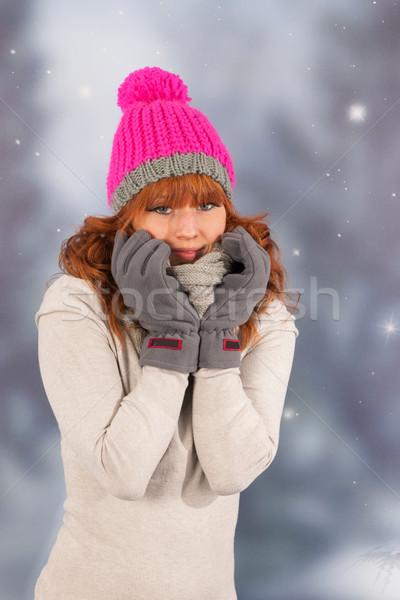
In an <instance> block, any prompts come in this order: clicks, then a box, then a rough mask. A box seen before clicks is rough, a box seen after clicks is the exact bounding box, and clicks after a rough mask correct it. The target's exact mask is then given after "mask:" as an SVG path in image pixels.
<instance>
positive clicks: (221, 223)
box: [208, 209, 226, 241]
mask: <svg viewBox="0 0 400 600" xmlns="http://www.w3.org/2000/svg"><path fill="white" fill-rule="evenodd" d="M217 217H218V218H215V217H214V218H213V219H210V223H209V228H208V231H209V237H213V238H214V239H213V241H215V240H216V239H217V238H218V237H220V236H221V235H222V234H223V233H224V231H225V227H226V212H225V209H224V210H223V211H221V212H220V214H218V215H217Z"/></svg>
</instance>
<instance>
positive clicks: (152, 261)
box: [111, 229, 200, 373]
mask: <svg viewBox="0 0 400 600" xmlns="http://www.w3.org/2000/svg"><path fill="white" fill-rule="evenodd" d="M170 253H171V248H170V247H169V246H168V244H166V243H165V242H164V241H163V240H159V239H152V238H151V235H150V234H149V233H148V232H147V231H145V230H143V229H140V230H138V231H135V233H134V234H133V235H131V236H130V237H129V238H128V239H127V235H126V234H122V233H120V232H117V234H116V236H115V240H114V248H113V254H112V259H111V273H112V276H113V277H114V280H115V283H116V284H117V286H118V288H119V290H120V292H121V294H122V296H123V298H124V303H125V305H126V306H129V307H130V308H133V309H134V316H135V318H137V320H138V321H139V323H140V324H141V325H142V327H143V328H144V329H147V330H148V331H149V332H150V333H149V334H148V335H147V336H146V338H145V339H144V342H143V345H142V351H141V355H140V360H139V363H140V365H142V366H144V365H152V366H155V367H160V368H162V369H170V370H172V371H180V372H181V373H191V372H193V371H196V370H197V359H198V351H199V341H200V338H199V334H198V329H199V319H200V318H199V315H198V314H197V312H196V310H195V308H193V306H192V305H191V304H190V302H189V299H188V297H187V295H186V294H185V293H184V292H182V291H180V284H179V282H178V281H177V279H176V278H175V277H172V276H171V275H167V274H166V262H167V260H168V257H169V255H170Z"/></svg>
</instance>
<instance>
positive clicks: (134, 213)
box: [47, 174, 299, 348]
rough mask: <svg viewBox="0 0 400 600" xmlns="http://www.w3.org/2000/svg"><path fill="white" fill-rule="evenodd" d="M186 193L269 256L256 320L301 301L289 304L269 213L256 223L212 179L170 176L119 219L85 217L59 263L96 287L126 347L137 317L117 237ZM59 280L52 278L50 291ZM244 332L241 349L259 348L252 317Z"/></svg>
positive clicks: (136, 198)
mask: <svg viewBox="0 0 400 600" xmlns="http://www.w3.org/2000/svg"><path fill="white" fill-rule="evenodd" d="M187 192H189V193H190V195H191V197H192V203H193V205H194V206H200V205H202V204H207V203H209V202H211V201H214V202H216V203H217V204H222V205H223V206H224V207H225V210H226V227H225V231H232V229H234V228H235V227H237V226H238V225H241V226H242V227H243V228H244V229H246V231H248V233H249V234H250V235H251V236H252V237H253V238H254V239H255V241H256V242H257V243H258V244H260V245H261V246H262V247H263V248H264V249H265V250H266V251H267V252H268V254H269V257H270V259H271V273H270V277H269V281H268V286H267V289H266V293H265V296H264V298H263V300H261V301H260V302H259V303H258V304H257V306H256V307H255V309H254V312H255V313H256V314H261V313H263V312H265V310H266V308H267V306H268V304H269V303H270V302H271V300H272V299H273V298H279V299H280V300H281V301H282V302H283V303H284V304H285V305H286V306H289V307H290V308H292V313H293V312H294V310H295V308H296V306H297V303H298V301H299V300H297V302H296V305H295V306H293V305H292V304H291V303H289V302H288V297H289V296H290V292H285V291H284V286H285V281H286V278H287V272H286V269H285V268H284V267H283V265H282V264H281V259H280V251H279V247H278V245H277V243H276V242H275V241H274V240H273V239H272V236H271V232H270V228H269V223H268V221H267V219H266V217H267V213H262V214H258V215H255V216H252V217H247V216H243V217H242V216H239V214H238V213H237V211H236V209H235V207H234V206H233V204H232V202H231V201H230V200H229V199H228V197H227V196H226V194H225V192H224V191H223V189H222V187H221V185H220V184H219V183H217V182H216V181H215V180H214V179H212V178H211V177H209V176H207V175H199V174H188V175H182V176H179V177H177V176H171V177H167V178H164V179H161V180H160V181H157V182H156V183H150V184H148V185H147V186H146V187H145V188H143V189H142V190H141V191H140V192H139V193H138V194H136V195H135V196H134V197H133V198H132V200H131V201H130V202H128V203H127V204H126V205H125V206H124V207H123V208H122V209H121V210H120V211H119V212H118V213H117V214H116V215H114V216H111V217H104V216H89V217H86V219H85V220H84V222H83V225H82V226H81V227H79V228H78V229H77V231H76V233H75V235H73V236H72V237H70V238H69V239H67V240H64V241H63V242H62V245H61V251H60V256H59V262H58V264H59V267H60V269H61V271H62V272H63V273H67V274H69V275H73V276H74V277H79V278H81V279H84V280H85V281H86V282H87V283H88V284H89V285H90V286H91V288H92V289H93V290H94V291H95V293H96V294H97V296H98V297H99V298H100V301H101V304H102V309H103V311H104V313H105V315H106V317H107V318H108V324H109V327H110V329H111V330H112V331H113V332H114V333H115V335H116V336H117V337H118V339H119V340H120V342H121V344H123V343H124V336H123V330H124V329H125V328H126V327H127V324H126V322H125V323H124V322H123V321H122V320H121V317H122V316H123V315H124V314H125V313H128V312H129V313H130V314H132V313H131V310H130V309H127V308H126V306H125V305H124V301H123V298H122V296H121V294H120V293H119V290H118V287H117V285H116V283H115V281H114V279H113V277H112V274H111V256H112V251H113V246H114V238H115V235H116V233H117V231H125V232H126V233H127V234H128V235H132V233H133V232H134V231H135V229H137V227H136V228H135V224H136V223H138V222H139V220H140V217H141V215H143V213H144V212H145V211H146V209H147V208H150V207H152V205H153V204H154V202H155V200H156V198H157V197H158V196H160V195H161V194H165V195H167V196H168V205H169V206H170V207H171V208H176V207H178V206H179V205H180V204H181V203H182V198H183V197H184V195H185V194H186V193H187ZM211 247H212V246H211ZM211 247H210V249H211ZM56 275H57V274H55V275H53V276H52V277H50V278H49V280H48V281H47V286H48V284H49V281H50V280H51V279H52V278H53V277H55V276H56ZM134 326H135V325H134ZM136 326H137V325H136ZM240 331H241V336H242V344H241V345H242V348H245V347H246V346H247V344H248V343H249V342H250V341H251V340H252V339H254V340H255V341H256V342H257V340H258V339H259V334H258V331H257V326H256V324H255V323H254V321H253V318H252V317H250V319H249V320H248V321H247V323H244V324H243V325H241V326H240Z"/></svg>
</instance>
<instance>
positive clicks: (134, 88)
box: [118, 67, 191, 112]
mask: <svg viewBox="0 0 400 600" xmlns="http://www.w3.org/2000/svg"><path fill="white" fill-rule="evenodd" d="M156 100H164V101H165V100H166V101H168V100H169V101H172V102H181V103H182V104H186V103H188V102H190V100H191V98H189V96H188V90H187V86H186V85H185V84H184V83H183V81H182V79H181V78H180V77H179V76H178V75H175V74H174V73H168V72H167V71H163V70H162V69H159V68H158V67H145V68H144V69H139V70H138V71H134V72H133V73H131V74H130V75H128V77H127V78H126V79H125V81H124V82H123V83H122V84H121V85H120V87H119V90H118V106H119V107H120V108H121V110H122V112H125V111H126V110H128V109H129V108H130V107H131V106H132V105H133V104H135V103H136V102H145V103H148V104H150V103H151V102H154V101H156Z"/></svg>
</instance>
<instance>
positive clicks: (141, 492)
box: [35, 275, 298, 600]
mask: <svg viewBox="0 0 400 600" xmlns="http://www.w3.org/2000/svg"><path fill="white" fill-rule="evenodd" d="M288 315H289V313H288V311H287V310H286V308H285V307H284V305H283V304H282V303H281V302H279V301H277V300H275V301H273V303H271V304H270V306H269V307H268V311H267V313H265V314H264V315H262V316H261V317H260V322H259V327H260V332H261V334H262V341H261V342H260V343H259V344H258V345H256V346H255V347H254V348H249V347H248V348H246V349H245V350H244V351H243V352H242V363H241V367H240V369H239V368H232V369H199V370H198V371H197V372H195V373H194V374H193V375H191V376H189V375H187V374H184V373H178V372H176V371H169V370H166V369H159V368H157V367H151V366H145V367H143V368H141V367H140V365H139V362H138V360H139V359H138V354H137V352H136V350H135V348H134V345H133V343H132V340H131V339H130V338H129V337H128V334H127V346H126V347H125V348H124V349H122V346H121V344H120V343H119V342H118V339H117V338H116V337H115V336H114V335H112V333H111V332H110V331H109V329H108V327H107V325H106V322H105V319H104V315H103V313H102V311H101V305H100V301H99V299H98V298H97V296H96V295H95V293H94V292H93V291H92V290H91V288H90V287H89V286H88V284H87V283H86V282H84V281H83V280H81V279H77V278H75V277H71V276H69V275H62V276H61V277H60V278H59V279H58V280H56V281H55V283H54V284H53V285H51V286H50V288H49V289H48V290H47V291H46V293H45V295H44V298H43V302H42V304H41V306H40V308H39V310H38V312H37V313H36V316H35V320H36V324H37V326H38V330H39V364H40V371H41V375H42V379H43V384H44V388H45V391H46V394H47V397H48V400H49V402H50V405H51V407H52V410H53V411H54V414H55V417H56V419H57V422H58V426H59V429H60V433H61V454H62V459H63V465H64V475H65V482H66V491H67V498H66V500H65V503H64V511H65V513H64V517H63V525H62V527H61V529H60V531H59V534H58V537H57V540H56V542H55V544H54V546H53V548H52V550H51V552H50V556H49V559H48V562H47V564H46V565H45V566H44V567H43V569H42V571H41V573H40V576H39V578H38V580H37V583H36V587H35V600H236V598H237V596H236V592H235V585H234V533H235V527H236V523H237V516H238V507H239V495H240V492H241V491H242V490H244V489H245V488H247V487H248V486H249V485H250V484H251V483H252V481H254V479H255V478H256V477H258V476H259V475H260V474H261V473H262V472H263V471H264V470H265V469H266V468H267V467H268V466H269V464H270V463H271V461H272V460H273V458H274V456H275V453H276V450H277V445H278V436H279V426H280V420H281V414H282V408H283V403H284V398H285V394H286V389H287V383H288V379H289V375H290V371H291V367H292V361H293V354H294V347H295V338H296V336H297V335H298V330H297V329H296V327H295V325H294V318H293V317H292V316H291V317H290V318H289V319H288Z"/></svg>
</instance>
